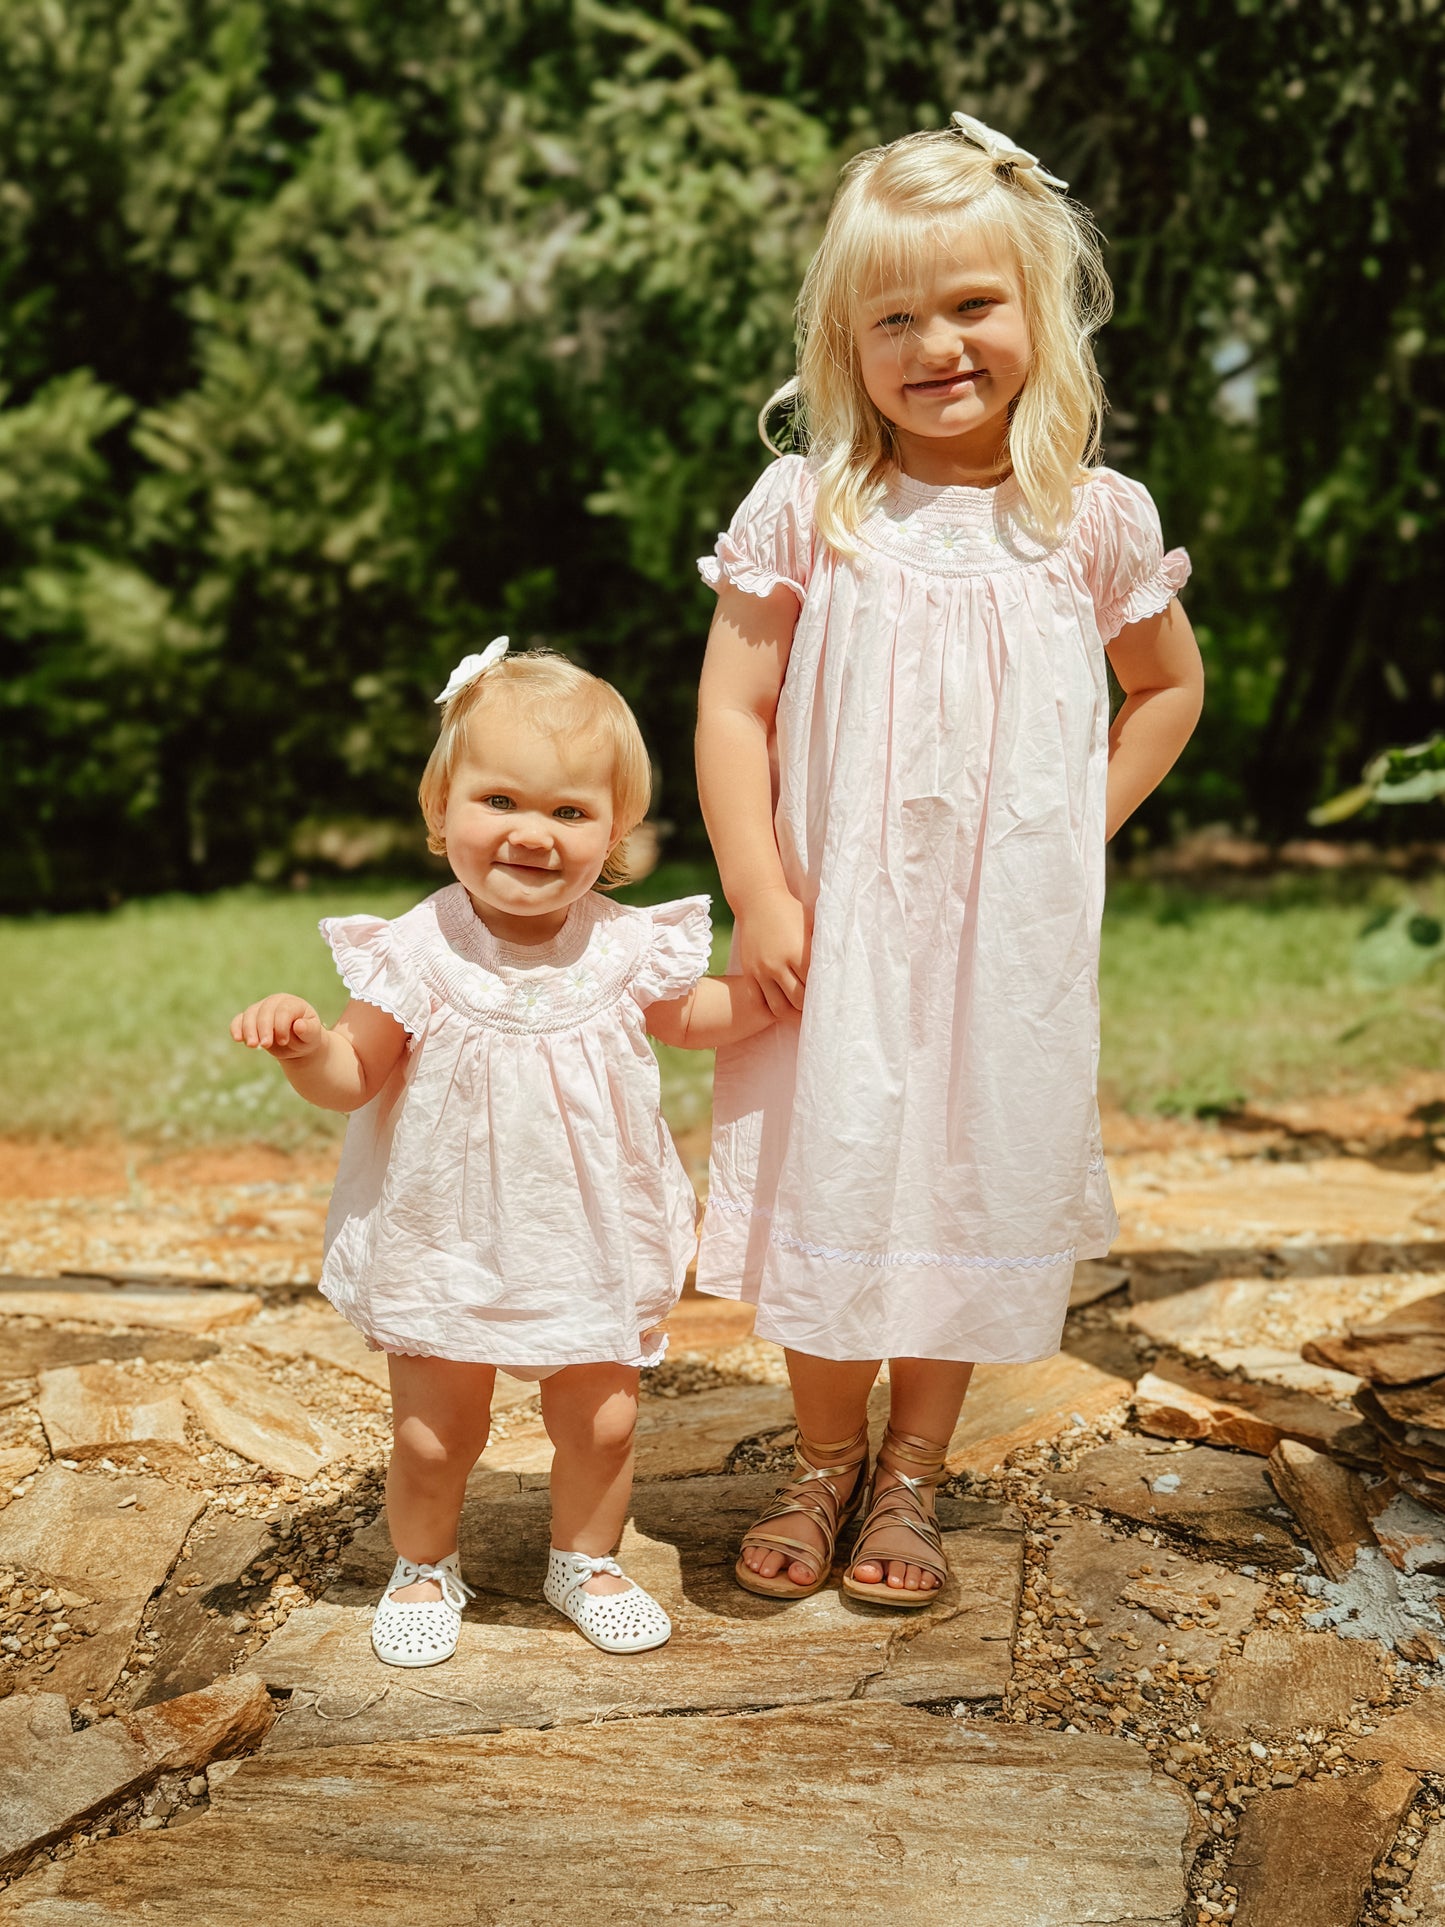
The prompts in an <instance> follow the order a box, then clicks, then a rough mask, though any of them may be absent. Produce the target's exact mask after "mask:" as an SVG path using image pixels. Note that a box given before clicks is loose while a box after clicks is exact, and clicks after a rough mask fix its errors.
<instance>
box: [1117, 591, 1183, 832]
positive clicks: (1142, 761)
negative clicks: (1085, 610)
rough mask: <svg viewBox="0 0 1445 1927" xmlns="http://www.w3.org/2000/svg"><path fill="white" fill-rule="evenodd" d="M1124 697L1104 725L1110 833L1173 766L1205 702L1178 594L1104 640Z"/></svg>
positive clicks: (1128, 815) (1125, 820)
mask: <svg viewBox="0 0 1445 1927" xmlns="http://www.w3.org/2000/svg"><path fill="white" fill-rule="evenodd" d="M1109 662H1110V665H1111V666H1112V668H1113V671H1114V674H1115V675H1116V676H1117V677H1118V679H1119V686H1120V688H1121V689H1122V690H1123V691H1124V702H1123V705H1122V707H1121V708H1120V710H1119V713H1118V715H1117V716H1116V717H1115V718H1114V721H1113V724H1112V726H1111V727H1110V730H1109V786H1108V801H1107V809H1106V827H1105V834H1106V835H1108V836H1112V835H1113V834H1114V832H1115V831H1116V830H1117V829H1118V828H1119V826H1120V825H1121V824H1122V823H1126V822H1127V821H1128V820H1129V818H1130V817H1131V816H1132V815H1133V814H1134V812H1135V810H1137V809H1138V807H1139V805H1140V804H1141V803H1142V802H1143V801H1144V798H1145V797H1146V796H1148V795H1150V794H1151V792H1152V791H1154V790H1156V789H1157V788H1158V787H1159V785H1160V784H1161V783H1162V782H1163V780H1164V778H1165V777H1166V776H1167V775H1168V774H1169V772H1170V770H1171V769H1173V767H1174V765H1175V763H1176V762H1177V760H1178V758H1179V753H1180V751H1181V750H1182V749H1183V748H1184V745H1185V744H1186V743H1187V742H1188V741H1189V738H1190V737H1191V736H1192V735H1193V734H1194V725H1195V724H1196V723H1197V722H1198V721H1199V713H1200V711H1201V709H1202V708H1203V707H1204V664H1203V662H1202V661H1201V660H1200V656H1199V645H1198V643H1197V642H1196V641H1195V640H1194V631H1193V629H1192V628H1191V627H1190V623H1189V618H1188V616H1186V615H1185V613H1184V611H1183V610H1182V609H1181V608H1180V606H1179V603H1178V601H1177V600H1175V601H1173V602H1171V603H1170V604H1169V607H1168V608H1167V609H1166V610H1165V611H1164V613H1163V614H1162V615H1157V616H1149V617H1147V618H1146V619H1145V620H1144V621H1143V622H1131V623H1129V624H1128V625H1127V627H1125V628H1123V629H1121V630H1120V631H1119V633H1118V635H1117V636H1115V638H1114V640H1113V641H1112V642H1111V643H1110V644H1109Z"/></svg>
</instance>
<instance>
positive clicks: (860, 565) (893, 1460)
mask: <svg viewBox="0 0 1445 1927" xmlns="http://www.w3.org/2000/svg"><path fill="white" fill-rule="evenodd" d="M1107 301H1108V284H1107V282H1106V280H1105V277H1104V272H1103V268H1102V265H1101V262H1100V259H1099V253H1098V247H1097V242H1096V237H1095V234H1094V231H1093V228H1092V225H1091V223H1090V221H1089V219H1088V216H1087V215H1086V213H1085V212H1084V210H1083V209H1082V208H1079V207H1077V206H1076V205H1075V204H1074V203H1072V202H1071V201H1069V200H1068V199H1067V198H1066V194H1065V188H1064V183H1063V182H1062V181H1059V180H1056V179H1055V178H1054V177H1053V176H1052V175H1051V174H1047V173H1045V171H1044V170H1043V168H1042V167H1040V166H1039V164H1038V162H1037V161H1036V159H1035V158H1034V156H1033V155H1031V154H1029V153H1027V152H1026V151H1025V150H1024V149H1022V148H1019V147H1016V146H1014V145H1013V144H1012V143H1011V142H1010V141H1008V140H1006V139H1004V138H1003V137H1002V136H1001V135H998V134H996V133H995V132H993V130H992V129H990V128H987V127H984V126H983V125H982V124H981V123H980V122H978V121H975V120H972V119H970V118H969V117H968V116H967V115H955V116H954V123H953V125H952V126H950V127H948V128H946V129H943V130H940V131H933V132H926V133H920V134H914V135H910V136H908V137H907V138H906V139H903V140H899V141H895V142H894V143H893V144H892V145H891V146H888V147H883V148H877V149H874V150H873V151H872V152H869V153H866V154H862V155H860V156H859V157H858V158H857V159H856V160H855V161H854V162H853V163H852V164H851V165H850V167H849V168H848V170H847V173H846V176H845V179H844V182H843V185H842V188H841V189H840V191H839V194H838V197H837V200H836V201H835V203H834V206H833V210H832V214H831V216H830V218H829V221H828V226H827V230H826V232H825V234H824V237H823V242H822V246H821V247H820V249H819V251H818V254H817V257H816V258H815V260H814V261H813V264H812V266H811V268H810V269H809V272H808V276H807V280H806V282H805V284H804V287H803V292H802V297H801V300H800V303H799V323H800V325H799V338H800V354H799V375H798V379H797V381H796V382H795V383H793V384H790V387H789V390H788V391H785V394H786V396H787V398H788V399H790V400H791V402H792V404H793V408H794V422H795V426H796V428H797V430H798V431H799V433H800V437H801V440H802V443H803V445H804V446H806V449H807V453H806V456H803V455H799V454H788V455H784V456H783V457H782V459H781V460H779V461H777V462H775V463H774V464H773V465H772V466H771V467H770V468H769V469H767V471H766V472H765V473H764V474H763V476H762V478H761V480H760V481H759V482H758V483H757V485H756V487H755V488H754V489H753V491H752V493H751V494H750V495H749V496H748V498H747V500H746V501H745V502H744V503H743V505H742V507H741V508H740V509H739V510H738V512H737V514H736V516H735V517H734V519H733V522H732V525H731V527H730V528H729V530H728V531H727V533H726V534H725V535H724V536H723V537H722V538H721V539H720V540H719V542H718V545H717V553H716V555H715V556H713V557H708V558H706V559H705V560H704V561H703V562H702V564H701V565H700V566H701V568H702V570H703V573H704V575H705V576H706V578H707V580H708V581H709V582H710V583H712V584H713V586H714V587H715V588H716V589H717V591H718V609H717V615H716V618H715V620H714V622H713V626H712V633H711V637H710V640H709V643H708V652H707V659H706V663H705V665H704V669H703V676H702V689H701V697H700V706H699V723H698V773H699V782H700V788H701V793H702V801H703V808H704V813H705V815H706V818H707V823H708V828H709V831H710V833H711V836H712V839H713V844H714V847H715V849H716V852H717V856H718V862H719V866H720V869H721V873H722V881H723V887H724V889H725V891H726V893H727V897H728V901H729V902H730V903H731V904H732V906H733V909H734V911H735V912H736V915H737V948H736V957H737V961H738V963H739V965H740V966H741V968H742V970H743V971H745V972H746V974H747V977H748V979H749V981H750V982H752V983H753V984H755V985H756V986H757V987H758V989H759V990H760V991H761V993H762V995H763V996H764V997H765V998H766V1000H767V1002H768V1005H769V1007H770V1008H771V1009H772V1010H773V1011H774V1012H776V1013H778V1014H782V1013H784V1012H787V1011H789V1010H791V1009H793V1008H794V1007H800V1008H801V1010H802V1022H801V1027H800V1028H794V1027H792V1026H787V1027H783V1026H779V1027H778V1028H777V1029H775V1030H771V1031H768V1032H765V1033H763V1034H761V1035H759V1036H757V1037H755V1038H754V1039H752V1041H751V1042H747V1043H743V1044H740V1045H736V1046H733V1047H731V1048H729V1049H726V1050H723V1051H721V1052H720V1053H719V1058H718V1070H717V1085H716V1099H715V1120H716V1122H715V1137H714V1145H713V1159H712V1182H711V1192H710V1198H709V1203H708V1209H707V1217H706V1220H705V1223H704V1228H703V1245H702V1257H701V1260H700V1267H699V1279H698V1282H699V1286H700V1288H701V1289H702V1290H703V1291H710V1292H714V1293H716V1294H718V1295H721V1296H737V1295H739V1294H741V1295H742V1296H743V1297H745V1298H747V1299H751V1300H753V1301H755V1302H756V1304H757V1307H758V1311H757V1330H758V1332H759V1334H760V1335H762V1336H763V1337H766V1338H771V1339H774V1340H776V1341H777V1342H778V1343H780V1344H782V1345H783V1346H785V1347H786V1348H787V1359H788V1368H789V1373H790V1376H791V1379H792V1386H793V1395H794V1401H795V1405H796V1410H797V1418H798V1430H799V1435H800V1438H799V1446H798V1467H797V1474H798V1475H797V1477H796V1478H795V1479H794V1480H793V1481H792V1482H790V1483H789V1484H788V1485H786V1486H785V1487H784V1488H783V1489H782V1491H781V1492H780V1493H779V1494H778V1497H777V1500H776V1502H775V1503H774V1504H773V1506H772V1507H771V1508H770V1509H769V1511H768V1512H767V1514H766V1515H765V1516H764V1518H763V1519H761V1520H759V1522H758V1524H757V1526H756V1527H755V1528H754V1529H753V1530H752V1531H751V1532H749V1533H748V1534H747V1536H746V1537H745V1538H744V1540H743V1543H742V1548H741V1553H740V1556H739V1558H738V1561H737V1576H738V1580H739V1582H740V1583H741V1584H742V1585H743V1586H745V1587H747V1588H748V1589H749V1590H750V1591H753V1592H761V1593H768V1594H773V1595H776V1596H779V1597H784V1598H796V1597H801V1596H803V1595H805V1594H807V1593H810V1592H814V1591H816V1590H817V1589H818V1588H819V1587H820V1586H822V1585H823V1584H825V1583H826V1581H827V1578H828V1574H829V1569H830V1566H831V1564H832V1561H833V1553H834V1545H835V1542H836V1540H837V1538H838V1536H839V1532H840V1528H841V1527H842V1525H843V1524H844V1523H846V1522H847V1521H849V1520H850V1519H851V1518H852V1517H854V1516H855V1515H857V1514H858V1513H859V1512H860V1511H862V1512H863V1514H864V1516H863V1519H862V1523H861V1526H860V1527H859V1530H858V1535H857V1541H856V1544H855V1545H854V1547H853V1550H852V1556H851V1561H850V1563H849V1565H848V1568H847V1571H846V1573H845V1575H844V1578H843V1587H844V1590H845V1591H846V1592H848V1593H850V1594H852V1595H853V1596H854V1597H856V1598H859V1599H866V1600H871V1601H873V1602H875V1603H877V1604H882V1605H889V1606H901V1607H918V1606H925V1605H927V1604H928V1602H929V1600H930V1599H931V1598H933V1597H934V1596H935V1595H936V1592H937V1589H938V1588H939V1586H940V1585H942V1584H943V1582H944V1579H945V1567H944V1560H943V1554H942V1548H941V1542H940V1538H939V1533H938V1529H937V1526H936V1524H935V1522H934V1518H933V1503H932V1494H933V1489H934V1486H935V1485H936V1483H937V1481H938V1479H939V1477H940V1476H941V1474H942V1470H943V1465H944V1460H945V1455H946V1452H947V1448H948V1442H949V1437H950V1434H951V1433H952V1431H953V1427H954V1424H955V1422H956V1420H957V1417H958V1412H959V1407H960V1403H961V1401H962V1399H963V1396H964V1392H965V1390H966V1388H967V1385H968V1380H969V1374H970V1372H971V1370H972V1367H973V1364H974V1363H975V1362H976V1361H978V1360H990V1361H1026V1360H1029V1359H1040V1358H1045V1357H1048V1356H1049V1355H1050V1354H1051V1353H1053V1352H1055V1351H1056V1350H1057V1349H1058V1344H1059V1339H1060V1335H1061V1332H1062V1328H1063V1321H1064V1314H1065V1311H1066V1309H1067V1305H1068V1296H1069V1283H1070V1279H1071V1276H1072V1273H1073V1268H1074V1261H1075V1259H1076V1258H1078V1257H1089V1256H1094V1255H1097V1254H1099V1253H1102V1252H1104V1251H1106V1250H1107V1249H1108V1247H1109V1243H1110V1241H1111V1239H1112V1237H1113V1235H1114V1232H1115V1230H1116V1228H1117V1227H1116V1220H1115V1217H1114V1212H1113V1206H1112V1203H1111V1200H1110V1195H1109V1183H1108V1178H1107V1175H1106V1173H1105V1169H1104V1156H1103V1148H1102V1145H1101V1142H1100V1136H1099V1118H1098V1107H1097V1103H1096V1100H1095V1064H1096V1058H1097V1052H1098V999H1097V991H1096V969H1097V958H1098V942H1099V919H1100V910H1101V905H1102V900H1103V882H1104V842H1105V838H1106V836H1109V835H1112V834H1113V832H1114V831H1115V830H1116V829H1117V828H1118V827H1119V825H1120V824H1121V823H1122V822H1123V821H1124V820H1125V819H1126V818H1127V817H1128V816H1129V814H1130V812H1131V811H1133V810H1134V809H1136V808H1137V807H1138V805H1139V803H1140V802H1141V801H1142V800H1143V799H1144V798H1145V797H1146V796H1147V795H1148V794H1149V792H1150V791H1151V790H1152V789H1153V788H1154V787H1155V785H1156V784H1157V783H1158V782H1159V781H1160V780H1161V778H1162V777H1163V776H1164V774H1165V772H1166V771H1167V770H1168V769H1169V767H1170V765H1171V764H1172V763H1173V762H1174V760H1175V758H1176V757H1177V756H1178V754H1179V752H1180V750H1181V749H1182V748H1183V746H1184V744H1185V742H1186V741H1187V740H1188V737H1189V735H1190V732H1191V731H1192V729H1193V727H1194V724H1195V721H1196V719H1197V717H1198V714H1199V708H1200V700H1201V687H1202V678H1201V670H1200V663H1199V655H1198V651H1197V649H1196V647H1195V644H1194V639H1193V635H1192V633H1191V631H1190V627H1189V623H1188V621H1187V620H1186V619H1185V617H1184V615H1183V613H1182V611H1181V610H1180V607H1179V604H1178V602H1177V601H1176V600H1175V592H1176V591H1177V590H1178V589H1179V588H1180V586H1181V585H1182V584H1183V582H1184V581H1185V579H1186V577H1187V575H1188V573H1189V565H1188V559H1187V557H1186V556H1185V555H1184V553H1183V551H1182V550H1174V551H1172V552H1171V553H1169V554H1167V555H1166V554H1165V552H1164V545H1163V542H1162V541H1161V539H1160V533H1159V520H1158V516H1157V515H1156V513H1155V511H1154V506H1153V504H1152V502H1151V501H1150V499H1149V497H1148V495H1147V494H1146V493H1145V491H1144V489H1142V488H1141V487H1140V486H1139V484H1138V483H1137V482H1132V481H1128V480H1126V479H1125V478H1124V477H1123V476H1122V475H1118V474H1115V473H1114V472H1113V471H1112V470H1110V469H1108V468H1102V467H1097V466H1095V465H1094V464H1095V461H1096V457H1097V452H1098V437H1099V424H1100V419H1101V415H1102V411H1103V396H1102V392H1101V390H1100V385H1099V380H1098V377H1097V374H1096V372H1095V368H1094V360H1093V355H1092V351H1091V347H1090V338H1091V336H1092V335H1093V333H1094V331H1095V329H1096V328H1097V327H1098V325H1099V324H1100V322H1101V321H1102V320H1103V318H1104V316H1105V313H1106V311H1107ZM777 399H778V398H776V397H775V400H777ZM765 419H766V415H765ZM1106 651H1107V660H1108V662H1109V664H1110V665H1111V666H1112V668H1113V671H1114V674H1115V675H1116V677H1117V678H1118V680H1119V683H1120V685H1121V686H1122V688H1123V690H1124V696H1125V700H1124V703H1123V706H1122V708H1121V709H1120V711H1119V713H1118V715H1117V716H1116V717H1115V719H1114V722H1113V727H1112V730H1111V727H1110V721H1109V693H1108V681H1107V675H1106V669H1105V661H1106V654H1105V652H1106ZM805 981H806V994H805V991H804V984H805ZM884 1359H887V1360H889V1361H890V1365H889V1399H890V1416H889V1423H888V1430H887V1433H886V1435H885V1437H884V1440H883V1444H882V1448H881V1450H880V1452H879V1456H878V1463H877V1466H876V1468H875V1469H874V1471H873V1475H872V1479H871V1482H870V1479H869V1472H868V1463H867V1461H868V1433H867V1426H866V1412H867V1403H868V1396H869V1391H870V1388H871V1387H872V1385H873V1382H874V1380H875V1378H876V1377H877V1375H878V1372H879V1369H880V1363H881V1361H882V1360H884Z"/></svg>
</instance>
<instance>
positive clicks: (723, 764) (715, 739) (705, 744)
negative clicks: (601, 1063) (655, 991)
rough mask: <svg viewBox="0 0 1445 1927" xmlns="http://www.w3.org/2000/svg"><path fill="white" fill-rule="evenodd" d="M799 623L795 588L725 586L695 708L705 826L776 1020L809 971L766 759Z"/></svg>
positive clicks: (744, 955)
mask: <svg viewBox="0 0 1445 1927" xmlns="http://www.w3.org/2000/svg"><path fill="white" fill-rule="evenodd" d="M797 621H798V599H797V597H796V596H795V595H794V594H793V592H792V591H791V590H790V589H783V588H779V589H775V590H774V591H773V593H772V594H771V595H768V596H755V595H748V594H745V593H744V591H742V590H741V589H735V588H732V587H729V586H724V587H723V589H722V590H721V592H720V593H719V596H718V606H717V613H716V615H715V616H714V617H713V624H712V629H711V631H710V632H709V635H708V643H707V655H706V657H705V659H704V661H703V666H702V682H701V684H700V686H699V689H698V704H697V788H698V796H699V798H700V799H701V802H702V814H703V821H704V822H705V823H706V824H707V833H708V836H709V838H710V839H711V841H712V847H713V853H714V854H715V856H716V857H717V863H718V872H719V875H720V876H721V878H722V886H723V894H724V896H726V898H727V900H728V902H729V903H730V904H731V905H732V907H733V911H734V913H735V914H736V916H737V920H738V957H739V961H740V963H741V964H742V967H743V971H744V972H745V974H746V975H747V976H748V977H749V978H751V979H752V981H753V982H754V983H756V985H757V986H758V988H759V990H760V991H761V992H762V995H763V998H764V1000H765V1002H766V1004H767V1007H768V1009H769V1010H770V1011H771V1012H772V1013H773V1015H774V1016H775V1017H780V1016H782V1015H783V1014H784V1012H785V1011H786V1010H788V1009H789V1008H801V1006H802V1002H803V983H804V980H805V979H806V977H807V974H808V972H807V948H808V939H807V925H806V919H805V917H804V914H803V906H802V905H801V904H800V903H799V902H798V900H797V898H796V897H795V896H794V895H793V893H792V892H791V890H789V888H788V884H787V879H786V878H785V877H784V875H783V864H782V859H781V857H780V856H779V855H778V842H777V837H776V835H775V834H774V831H773V780H772V769H771V764H770V762H769V755H768V744H769V738H770V736H771V734H772V728H773V719H774V717H775V715H776V714H777V708H778V695H779V692H780V691H781V689H782V687H783V676H784V674H785V673H786V670H787V667H788V652H789V650H790V649H791V647H792V642H793V630H794V629H795V627H796V626H797Z"/></svg>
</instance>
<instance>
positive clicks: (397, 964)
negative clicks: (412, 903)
mask: <svg viewBox="0 0 1445 1927" xmlns="http://www.w3.org/2000/svg"><path fill="white" fill-rule="evenodd" d="M321 934H322V936H323V937H324V938H325V939H326V941H327V943H328V944H329V945H330V946H331V954H332V956H333V957H334V958H335V959H336V968H337V969H338V970H339V971H340V973H341V980H342V982H343V983H344V984H345V985H346V988H347V989H348V990H349V991H350V992H351V994H352V996H353V997H357V998H359V999H360V1000H361V1002H362V1003H364V1004H375V1005H376V1007H377V1009H378V1010H384V1011H385V1012H386V1013H387V1015H388V1016H389V1017H394V1018H395V1019H396V1021H397V1022H398V1023H399V1024H401V1025H402V1026H403V1028H404V1029H405V1030H406V1033H407V1038H408V1042H409V1047H410V1046H414V1045H416V1044H419V1043H420V1042H421V1040H422V1038H423V1036H424V1035H425V1034H426V1028H427V1024H428V1022H429V1020H430V1018H431V998H430V997H429V995H428V994H427V989H426V985H425V984H424V983H423V982H422V980H421V977H420V975H419V973H418V971H417V969H416V966H415V964H414V963H413V962H412V961H411V959H410V958H409V957H408V956H407V954H406V949H405V946H404V945H403V944H402V943H401V942H399V941H398V939H397V936H396V926H395V925H394V924H391V923H388V922H387V920H386V919H385V917H323V918H322V919H321Z"/></svg>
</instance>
